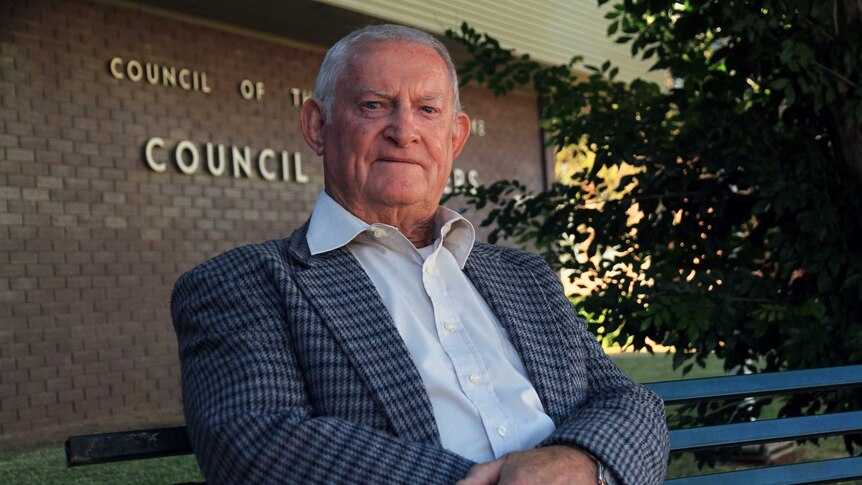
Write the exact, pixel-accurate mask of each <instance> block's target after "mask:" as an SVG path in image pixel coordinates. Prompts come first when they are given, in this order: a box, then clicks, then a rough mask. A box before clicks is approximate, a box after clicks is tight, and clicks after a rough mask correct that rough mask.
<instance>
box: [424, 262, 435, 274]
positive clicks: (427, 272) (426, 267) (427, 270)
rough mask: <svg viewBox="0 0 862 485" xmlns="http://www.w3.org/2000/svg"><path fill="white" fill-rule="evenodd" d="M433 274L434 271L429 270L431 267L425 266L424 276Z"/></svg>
mask: <svg viewBox="0 0 862 485" xmlns="http://www.w3.org/2000/svg"><path fill="white" fill-rule="evenodd" d="M433 273H434V269H433V268H431V265H428V264H426V265H425V274H433Z"/></svg>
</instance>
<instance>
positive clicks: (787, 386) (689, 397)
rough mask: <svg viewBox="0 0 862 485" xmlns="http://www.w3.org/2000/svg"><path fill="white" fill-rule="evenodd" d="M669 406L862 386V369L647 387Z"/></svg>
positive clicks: (674, 383) (729, 377)
mask: <svg viewBox="0 0 862 485" xmlns="http://www.w3.org/2000/svg"><path fill="white" fill-rule="evenodd" d="M645 386H646V387H647V388H649V389H651V390H652V391H653V392H655V393H656V394H658V395H659V397H661V398H662V399H663V400H664V402H665V404H682V403H686V402H692V401H702V400H705V399H709V400H719V399H731V398H737V397H739V398H744V397H751V396H763V395H770V394H782V393H793V392H800V391H815V390H818V389H837V388H841V387H853V386H862V365H847V366H841V367H829V368H824V369H809V370H797V371H785V372H768V373H764V374H746V375H736V376H722V377H705V378H700V379H685V380H679V381H667V382H653V383H650V384H645Z"/></svg>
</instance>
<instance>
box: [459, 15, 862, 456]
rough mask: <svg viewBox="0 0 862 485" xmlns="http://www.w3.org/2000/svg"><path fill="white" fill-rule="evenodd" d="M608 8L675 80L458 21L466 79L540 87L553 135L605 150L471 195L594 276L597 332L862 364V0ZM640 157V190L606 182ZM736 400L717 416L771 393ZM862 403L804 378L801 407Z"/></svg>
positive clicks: (493, 221) (495, 221)
mask: <svg viewBox="0 0 862 485" xmlns="http://www.w3.org/2000/svg"><path fill="white" fill-rule="evenodd" d="M599 3H604V1H600V2H599ZM607 18H608V21H609V28H608V35H609V36H612V37H615V38H616V41H617V42H621V43H628V44H629V45H630V46H631V51H632V54H633V55H636V56H641V57H643V58H646V59H651V60H654V69H660V70H668V71H669V72H671V73H672V76H673V78H674V79H676V83H675V84H676V88H675V89H670V90H668V89H663V88H661V87H659V86H657V85H655V84H652V83H649V82H645V81H642V80H634V81H631V82H625V83H624V82H621V81H618V80H616V72H617V70H616V68H614V67H613V66H611V65H610V64H609V63H605V64H604V65H601V66H589V65H582V63H581V59H580V58H578V57H576V58H574V59H573V61H572V63H570V64H569V65H565V66H552V67H548V66H543V65H540V64H538V63H536V62H534V61H532V60H531V59H530V58H529V56H528V55H516V54H515V53H513V52H512V51H511V50H507V49H504V48H502V47H501V46H500V45H499V43H498V42H497V41H496V40H494V39H493V38H491V37H488V36H487V35H484V34H479V33H477V32H476V31H475V30H473V29H472V28H470V27H469V26H468V25H464V26H462V29H461V31H460V32H458V33H456V32H450V33H449V36H450V37H452V38H454V39H456V40H458V41H459V42H460V43H462V44H463V45H464V46H465V47H466V48H467V49H468V50H469V51H470V53H471V54H472V60H471V61H469V62H468V63H466V64H465V65H464V66H463V68H462V70H461V73H460V74H461V76H462V81H463V82H465V83H466V82H469V81H476V82H478V83H480V84H484V85H486V86H488V87H490V88H492V89H493V90H494V91H495V92H497V93H498V94H504V93H506V92H508V91H510V90H512V89H514V88H515V87H517V86H522V85H532V86H533V87H534V88H535V89H536V90H537V91H538V92H539V94H540V97H541V105H542V107H543V109H542V123H543V128H544V129H545V130H546V133H547V134H548V138H549V144H551V145H554V146H557V147H575V152H576V153H580V155H581V156H582V157H583V156H586V154H587V153H588V152H590V153H592V154H594V155H595V161H594V162H593V163H592V165H591V166H588V167H587V170H585V171H583V172H579V173H577V174H575V177H574V179H573V180H566V181H563V182H562V183H557V184H554V185H553V186H552V187H551V188H550V189H549V190H547V191H545V192H542V193H533V194H525V193H524V187H523V186H521V185H520V184H519V183H518V182H517V181H500V182H497V183H494V184H492V185H489V186H485V187H482V188H480V189H479V190H477V191H475V192H474V193H469V194H465V195H466V196H467V197H468V198H469V199H470V201H471V203H472V204H474V205H475V206H478V207H485V206H489V207H490V208H491V210H490V215H489V217H488V218H487V220H485V221H484V224H488V225H492V226H493V227H494V230H493V233H492V238H495V239H496V238H512V239H514V240H516V241H519V242H521V243H524V244H530V245H532V246H533V247H534V248H537V249H538V250H540V251H543V252H544V253H545V255H546V256H547V258H548V260H549V262H551V264H553V265H556V266H557V267H562V268H566V269H569V270H571V271H572V274H573V277H578V276H583V275H587V274H589V275H592V276H593V277H594V279H595V280H596V281H597V282H598V284H597V285H596V286H595V287H594V288H593V289H592V291H591V292H590V293H589V294H588V295H587V296H585V297H583V298H582V299H580V300H579V301H578V307H579V309H580V310H581V312H582V313H583V314H585V315H587V316H589V317H590V320H591V321H592V325H593V328H594V330H596V332H597V333H598V334H599V335H600V336H609V335H610V336H612V337H613V338H614V339H616V341H618V342H620V343H624V344H625V343H629V344H630V345H633V346H634V347H635V348H641V347H644V346H648V344H647V339H651V340H653V341H655V342H658V343H661V344H664V345H671V346H674V347H676V349H677V352H676V356H675V365H677V366H680V365H682V366H690V365H692V364H695V363H702V362H703V359H704V358H705V357H706V356H707V355H709V354H710V353H715V354H716V355H718V356H719V357H720V358H722V359H724V362H725V366H726V368H727V369H728V370H732V371H736V372H743V371H776V370H780V369H803V368H814V367H827V366H836V365H847V364H859V363H862V134H860V133H862V70H860V69H862V21H860V19H862V13H860V11H859V2H855V1H851V0H834V1H821V0H816V1H815V0H812V1H806V0H773V1H748V0H722V1H673V0H640V1H634V0H626V1H624V2H622V3H620V4H618V5H615V6H614V7H613V8H612V9H611V10H610V13H609V14H608V16H607ZM578 71H580V72H587V73H588V74H587V75H586V76H584V75H583V74H580V75H579V74H577V72H578ZM625 164H628V165H629V166H633V167H634V168H635V169H636V170H635V171H634V173H629V174H627V175H625V176H623V177H622V180H621V182H622V183H621V184H620V186H621V187H627V190H620V191H618V192H617V193H616V196H614V197H604V198H601V197H600V198H599V199H598V200H597V199H596V198H597V197H598V196H600V195H601V194H598V195H597V192H596V188H597V187H602V186H606V185H607V180H606V177H605V175H606V172H604V171H606V170H607V169H608V168H614V167H617V168H619V167H622V166H624V165H625ZM603 170H604V171H603ZM597 202H598V203H597ZM638 211H640V212H642V214H643V217H641V218H640V220H633V218H632V217H631V214H632V213H636V212H638ZM635 219H636V218H635ZM585 242H588V243H589V244H588V246H585V245H584V244H583V243H585ZM578 243H580V244H578ZM602 256H604V257H602ZM587 259H591V261H592V262H585V260H587ZM725 404H726V403H713V404H712V405H709V406H703V407H701V408H700V409H699V413H698V414H699V415H700V416H699V417H698V419H699V420H701V422H702V421H704V420H707V421H708V420H709V419H714V420H722V421H723V420H727V419H728V413H731V414H734V415H736V416H737V418H738V419H747V416H748V415H750V414H751V413H754V414H756V413H757V410H758V409H759V407H760V406H761V405H762V404H763V402H762V401H761V402H757V403H755V405H754V406H745V407H737V406H727V405H725ZM860 408H862V393H860V392H859V391H855V392H852V393H851V392H843V393H831V394H829V393H826V394H822V395H820V396H814V395H799V396H795V397H794V398H793V399H791V400H789V401H788V402H787V403H786V404H785V405H784V407H783V410H782V413H784V414H806V413H815V412H820V411H823V410H825V409H828V410H830V411H838V410H851V409H860ZM686 416H690V414H689V415H686V414H682V415H680V416H679V417H678V418H677V419H680V420H683V421H684V420H686V419H689V418H686ZM850 441H851V440H848V447H849V446H850ZM857 442H862V441H860V440H859V439H858V437H857Z"/></svg>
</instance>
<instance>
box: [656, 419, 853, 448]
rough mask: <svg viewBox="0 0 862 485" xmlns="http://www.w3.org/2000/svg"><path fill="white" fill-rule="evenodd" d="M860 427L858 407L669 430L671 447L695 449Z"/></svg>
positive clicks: (820, 433)
mask: <svg viewBox="0 0 862 485" xmlns="http://www.w3.org/2000/svg"><path fill="white" fill-rule="evenodd" d="M860 431H862V411H852V412H847V413H832V414H820V415H816V416H803V417H799V418H781V419H767V420H763V421H752V422H746V423H734V424H722V425H718V426H704V427H700V428H686V429H675V430H671V432H670V443H671V445H670V446H671V451H674V452H679V451H695V450H703V449H707V448H719V447H725V446H737V445H743V444H756V443H769V442H772V441H789V440H796V439H801V438H813V437H816V436H830V435H836V434H848V433H853V432H860Z"/></svg>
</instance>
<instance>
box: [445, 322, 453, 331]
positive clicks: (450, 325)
mask: <svg viewBox="0 0 862 485" xmlns="http://www.w3.org/2000/svg"><path fill="white" fill-rule="evenodd" d="M443 328H445V329H446V331H447V332H449V333H452V332H454V331H455V324H454V323H452V322H446V323H444V324H443Z"/></svg>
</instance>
